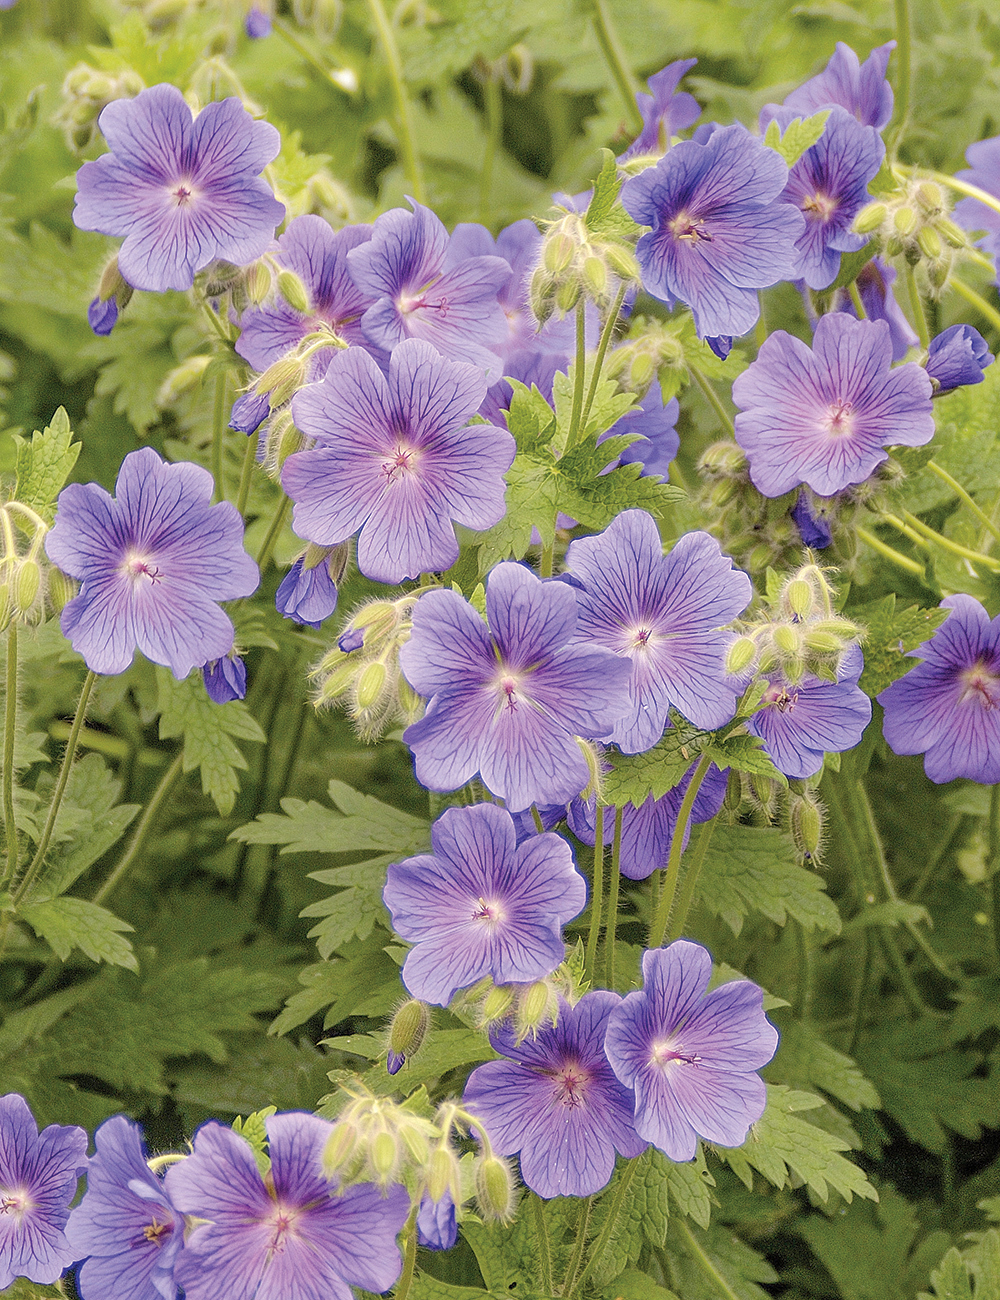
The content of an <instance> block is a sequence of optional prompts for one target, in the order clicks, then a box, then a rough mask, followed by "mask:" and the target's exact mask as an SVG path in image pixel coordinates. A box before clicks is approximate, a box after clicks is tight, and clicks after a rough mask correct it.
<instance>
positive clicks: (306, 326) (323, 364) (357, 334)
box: [233, 213, 373, 432]
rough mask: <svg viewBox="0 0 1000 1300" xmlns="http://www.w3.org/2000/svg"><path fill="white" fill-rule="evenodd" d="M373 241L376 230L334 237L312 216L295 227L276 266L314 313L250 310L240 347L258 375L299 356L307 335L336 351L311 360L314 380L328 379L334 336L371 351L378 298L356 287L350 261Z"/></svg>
mask: <svg viewBox="0 0 1000 1300" xmlns="http://www.w3.org/2000/svg"><path fill="white" fill-rule="evenodd" d="M371 237H372V229H371V226H344V227H343V229H341V230H337V231H333V230H331V229H330V227H329V225H328V224H327V223H326V222H325V221H324V220H323V218H322V217H317V216H314V215H313V214H311V213H309V214H307V215H306V216H303V217H296V218H295V220H294V221H291V222H289V225H288V229H287V230H286V231H285V233H284V234H283V235H282V236H281V238H280V239H279V240H278V247H277V249H276V250H275V252H274V260H275V262H277V264H278V265H279V266H280V267H282V268H283V269H285V270H288V271H294V273H295V274H296V275H297V276H298V277H299V279H300V280H301V281H302V284H303V286H304V287H305V291H306V295H307V297H308V299H309V311H307V312H301V311H296V309H295V308H294V307H292V306H291V305H290V304H289V303H287V302H286V301H285V300H284V298H282V297H280V296H279V297H276V298H275V299H274V300H273V301H272V302H269V303H267V304H265V305H264V306H262V307H251V308H249V309H248V310H247V311H245V312H244V313H243V316H242V318H241V320H240V337H239V338H238V339H237V341H236V351H237V352H238V353H239V354H240V356H241V357H243V358H244V359H245V360H246V361H249V363H250V365H251V366H253V368H254V369H255V370H261V371H263V370H266V369H267V367H268V366H270V365H272V364H273V363H274V362H275V361H279V360H280V359H281V358H282V357H283V356H285V355H287V354H288V353H289V352H292V351H294V350H295V349H296V348H297V347H298V346H299V344H300V343H301V342H302V340H303V339H304V338H305V337H306V335H307V334H312V335H317V334H329V335H330V336H331V347H329V348H320V349H318V350H317V351H316V352H314V353H313V354H312V356H311V357H310V359H309V378H310V379H311V380H317V379H322V378H323V375H324V374H325V373H326V369H327V366H328V365H329V364H330V359H331V357H332V356H333V354H334V345H333V336H336V338H338V339H340V340H342V341H343V342H345V343H348V344H351V345H352V346H359V347H366V346H367V345H368V340H367V339H366V338H365V335H364V333H363V331H362V329H361V317H362V315H363V314H364V312H365V311H366V309H367V308H368V307H370V306H371V304H372V302H373V298H372V296H371V295H369V294H365V293H362V291H361V290H360V289H359V288H358V287H357V285H356V284H355V283H354V280H353V279H352V278H351V274H350V272H349V271H348V269H347V255H348V253H349V252H350V251H351V249H352V248H358V247H359V246H360V245H362V244H367V243H368V241H369V240H370V239H371ZM240 400H243V399H240ZM264 400H265V401H266V398H265V399H264ZM238 404H239V402H237V403H236V405H238ZM235 411H236V406H235V405H234V407H233V412H234V414H235ZM265 414H266V412H265ZM261 418H263V417H261ZM258 423H259V421H258ZM233 427H234V428H239V427H240V426H238V425H234V426H233ZM255 427H256V426H255ZM241 432H252V431H251V430H247V429H241Z"/></svg>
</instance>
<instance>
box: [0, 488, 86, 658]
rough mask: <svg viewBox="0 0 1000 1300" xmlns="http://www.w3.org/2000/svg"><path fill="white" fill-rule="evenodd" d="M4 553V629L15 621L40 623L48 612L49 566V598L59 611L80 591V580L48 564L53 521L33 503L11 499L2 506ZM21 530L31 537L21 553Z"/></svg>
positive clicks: (0, 621) (0, 624)
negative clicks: (47, 545) (46, 549)
mask: <svg viewBox="0 0 1000 1300" xmlns="http://www.w3.org/2000/svg"><path fill="white" fill-rule="evenodd" d="M0 530H2V534H3V554H2V556H0V632H3V631H5V630H6V629H7V628H8V627H9V626H10V624H11V623H25V624H36V623H39V622H41V620H42V618H43V617H44V613H45V592H43V590H42V578H43V569H44V570H47V581H46V586H47V588H48V598H49V602H50V603H51V605H52V606H53V608H54V609H55V611H56V613H59V612H60V611H61V610H62V609H63V607H64V606H65V605H66V604H67V603H68V602H69V601H70V600H72V598H73V597H74V596H75V595H76V584H75V583H74V582H73V580H72V578H68V577H67V576H66V574H64V573H62V572H61V571H60V570H59V569H56V568H53V567H52V566H50V565H48V564H47V562H46V560H45V555H44V552H43V549H42V547H43V543H44V541H45V534H46V533H47V532H48V531H49V525H48V524H47V523H46V522H45V520H44V519H43V518H42V517H41V515H39V514H38V513H37V512H36V511H35V510H33V509H32V508H31V507H30V506H26V505H24V504H23V503H22V502H20V501H8V502H6V504H5V505H3V506H2V507H0ZM19 533H25V534H27V535H28V536H29V537H30V539H31V540H30V542H29V543H28V548H27V551H26V552H25V553H24V554H22V553H21V545H22V543H21V542H20V538H19V535H18V534H19Z"/></svg>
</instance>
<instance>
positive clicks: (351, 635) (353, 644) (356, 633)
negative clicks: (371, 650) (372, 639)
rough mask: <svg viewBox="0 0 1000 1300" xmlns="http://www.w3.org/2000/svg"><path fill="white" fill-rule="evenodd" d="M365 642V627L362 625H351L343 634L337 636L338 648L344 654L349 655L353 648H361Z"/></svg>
mask: <svg viewBox="0 0 1000 1300" xmlns="http://www.w3.org/2000/svg"><path fill="white" fill-rule="evenodd" d="M364 643H365V633H364V629H363V628H360V627H349V628H348V629H347V631H346V632H345V633H344V634H343V635H342V636H340V637H338V638H337V649H338V650H340V651H341V652H342V653H343V654H345V655H349V654H350V653H351V651H352V650H360V649H361V647H362V646H363V645H364Z"/></svg>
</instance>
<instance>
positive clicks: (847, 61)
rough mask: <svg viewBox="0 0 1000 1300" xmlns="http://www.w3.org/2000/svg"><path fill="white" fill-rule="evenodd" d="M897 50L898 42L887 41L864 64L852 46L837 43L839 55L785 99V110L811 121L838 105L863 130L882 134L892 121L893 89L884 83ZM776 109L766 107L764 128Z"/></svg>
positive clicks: (776, 107) (768, 105) (835, 54)
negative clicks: (891, 58)
mask: <svg viewBox="0 0 1000 1300" xmlns="http://www.w3.org/2000/svg"><path fill="white" fill-rule="evenodd" d="M895 48H896V42H895V41H887V42H886V43H885V45H878V46H876V47H875V49H874V50H872V52H871V54H869V56H868V58H867V59H865V61H864V63H861V62H860V60H859V59H858V56H857V55H856V54H855V53H854V51H853V50H852V49H851V47H850V46H849V45H845V44H844V43H843V41H838V42H837V49H836V52H835V53H834V55H833V57H832V58H831V59H830V62H829V63H828V64H827V65H826V67H825V68H824V69H823V71H822V72H820V73H818V74H817V75H816V76H815V77H810V79H809V80H808V81H807V82H805V83H804V84H803V85H801V86H799V88H798V89H797V90H793V91H792V93H791V94H790V95H786V96H785V103H784V107H785V108H791V109H794V110H795V113H796V115H797V116H798V117H811V116H812V114H814V113H818V112H820V111H821V110H822V109H824V108H832V107H833V106H834V105H838V104H839V105H840V107H841V108H845V109H846V110H847V111H848V113H850V114H851V115H852V116H853V117H856V118H857V120H858V121H859V122H860V123H861V124H862V126H873V127H875V129H876V130H877V131H881V130H882V129H883V127H886V126H888V124H889V119H890V118H891V117H892V87H891V86H890V85H889V83H888V81H886V79H885V70H886V68H887V67H888V65H889V55H890V54H891V53H892V51H893V50H894V49H895ZM777 109H778V105H777V104H767V105H765V107H764V113H763V114H762V119H761V120H762V126H766V125H767V123H768V122H769V121H770V119H771V118H772V117H773V116H775V114H776V112H777Z"/></svg>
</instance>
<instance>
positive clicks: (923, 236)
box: [917, 226, 944, 258]
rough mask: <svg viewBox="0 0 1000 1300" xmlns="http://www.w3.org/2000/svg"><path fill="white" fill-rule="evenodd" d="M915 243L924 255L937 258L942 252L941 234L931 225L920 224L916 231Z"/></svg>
mask: <svg viewBox="0 0 1000 1300" xmlns="http://www.w3.org/2000/svg"><path fill="white" fill-rule="evenodd" d="M917 243H918V244H919V245H920V251H921V252H922V253H923V255H924V257H929V258H937V257H940V256H941V254H942V253H943V252H944V245H943V244H942V243H941V236H940V235H939V234H938V232H937V231H936V230H935V229H934V227H933V226H921V227H920V230H919V231H918V232H917Z"/></svg>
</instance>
